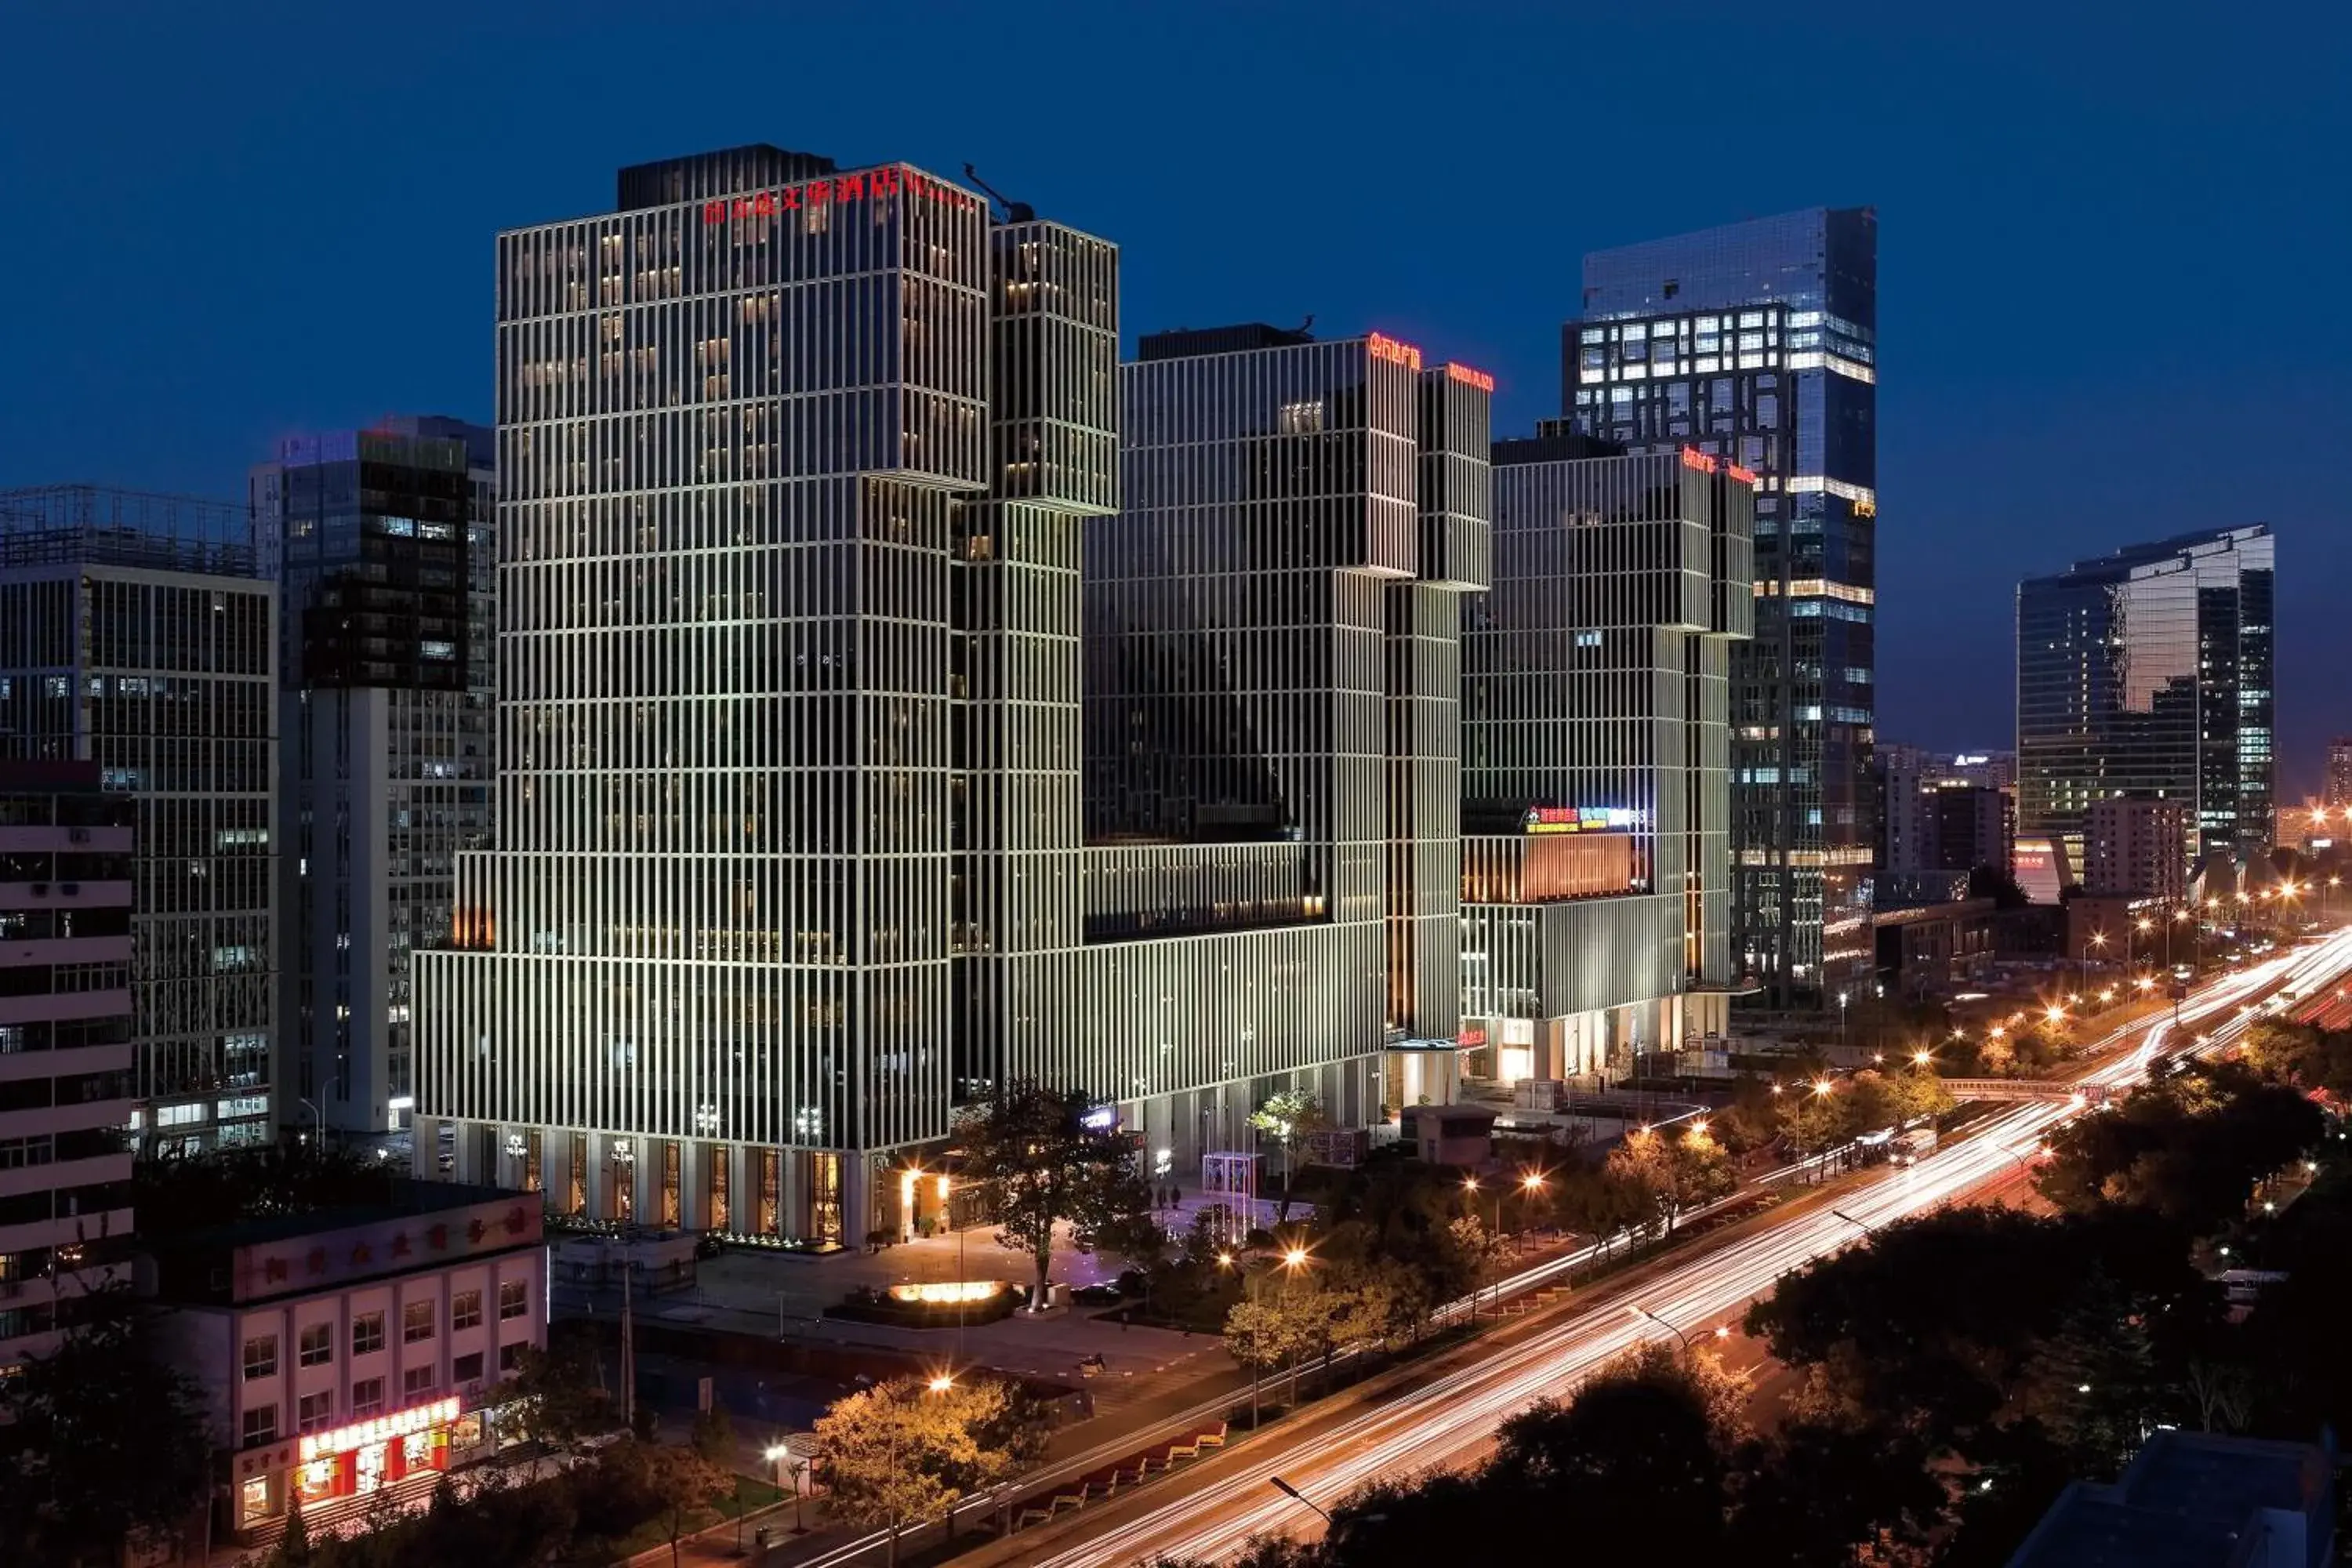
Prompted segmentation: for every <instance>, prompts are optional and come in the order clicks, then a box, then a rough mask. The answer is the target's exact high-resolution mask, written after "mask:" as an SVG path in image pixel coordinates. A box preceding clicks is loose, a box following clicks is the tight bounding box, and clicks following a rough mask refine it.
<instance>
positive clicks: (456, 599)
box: [251, 416, 495, 1135]
mask: <svg viewBox="0 0 2352 1568" xmlns="http://www.w3.org/2000/svg"><path fill="white" fill-rule="evenodd" d="M493 440H494V437H493V435H492V432H490V431H489V430H487V429H485V428H483V427H481V426H475V425H467V424H465V423H463V422H462V421H459V420H455V419H446V418H438V417H432V416H427V417H423V418H415V417H406V418H393V419H387V420H385V421H383V423H382V424H380V425H378V426H375V427H373V428H372V429H367V430H345V431H339V432H336V433H334V434H332V435H328V436H319V437H294V438H290V439H289V440H287V441H285V442H284V443H282V444H281V446H280V447H279V450H278V458H277V460H276V461H274V462H269V463H264V464H260V465H258V466H257V467H256V468H255V469H254V470H253V474H252V479H251V487H252V496H253V508H254V516H255V521H256V529H257V534H258V536H259V542H260V545H261V549H262V553H263V556H264V561H265V565H266V568H267V570H268V573H269V574H270V575H271V576H273V577H275V578H277V580H278V583H279V584H280V585H281V588H282V591H283V592H282V599H281V603H280V606H279V620H278V633H279V642H280V647H279V652H278V671H279V676H280V681H281V684H280V688H279V718H278V734H279V737H280V746H279V765H280V768H281V770H282V776H281V778H280V780H279V787H278V814H279V823H278V845H279V847H280V854H279V856H278V883H279V894H280V909H281V910H282V918H281V921H280V924H279V931H280V934H281V936H282V937H283V939H284V942H285V952H284V955H283V959H282V962H281V965H280V969H279V982H280V984H279V990H280V998H281V999H280V1005H279V1008H278V1020H279V1033H278V1039H279V1053H280V1062H279V1068H278V1082H279V1083H280V1084H281V1085H283V1086H284V1092H283V1094H282V1095H281V1097H280V1100H279V1103H278V1116H279V1119H280V1120H281V1121H283V1122H285V1123H287V1124H288V1125H301V1124H309V1123H310V1122H312V1121H313V1120H314V1119H315V1121H316V1123H317V1126H316V1127H314V1128H313V1131H321V1130H322V1131H326V1132H329V1133H334V1134H342V1135H355V1134H364V1133H371V1132H385V1131H393V1130H394V1129H397V1128H398V1127H400V1126H401V1125H402V1124H403V1119H404V1115H405V1113H406V1112H408V1111H409V1110H411V1109H412V1108H413V1107H414V1105H415V1092H416V1090H415V1064H414V1051H413V1037H412V1031H413V1029H414V1027H415V1025H414V1021H413V1008H414V1006H415V998H414V995H413V994H412V990H411V978H410V973H409V972H410V956H411V954H412V953H413V952H415V949H417V948H420V947H439V946H443V945H445V944H446V942H448V940H449V936H450V932H451V930H452V925H451V919H452V910H453V907H454V900H455V893H456V866H457V856H458V854H459V853H460V852H462V851H465V850H468V849H479V848H482V847H485V846H486V845H487V844H488V841H489V827H490V805H489V780H490V772H491V756H492V750H491V742H490V704H491V700H492V696H493V693H494V687H493V683H492V679H491V669H490V637H491V626H490V594H491V572H492V569H493V565H494V562H493V556H492V551H491V544H490V505H491V500H492V492H493V489H494V479H495V476H494V473H493V471H492V467H491V465H492V456H491V449H492V445H493Z"/></svg>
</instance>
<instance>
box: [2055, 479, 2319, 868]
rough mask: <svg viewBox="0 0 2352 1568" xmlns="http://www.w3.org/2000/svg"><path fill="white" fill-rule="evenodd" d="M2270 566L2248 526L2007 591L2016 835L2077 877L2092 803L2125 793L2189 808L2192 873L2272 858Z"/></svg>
mask: <svg viewBox="0 0 2352 1568" xmlns="http://www.w3.org/2000/svg"><path fill="white" fill-rule="evenodd" d="M2274 569H2275V547H2274V543H2273V539H2272V536H2271V531H2270V529H2269V528H2268V527H2267V526H2266V525H2263V524H2260V523H2255V524H2252V525H2249V526H2245V527H2241V528H2224V529H2215V530H2211V531H2206V532H2200V533H2192V534H2185V535H2182V536H2181V537H2179V538H2177V539H2168V540H2163V541H2160V542H2156V543H2153V544H2142V545H2133V546H2130V547H2128V548H2126V549H2123V550H2119V551H2116V552H2115V553H2113V554H2111V555H2105V556H2101V557H2099V558H2097V559H2095V560H2091V561H2081V562H2077V563H2074V565H2073V566H2072V567H2069V568H2068V569H2067V570H2066V571H2064V572H2061V573H2057V574H2053V575H2051V576H2046V577H2030V578H2028V579H2026V580H2025V581H2024V582H2023V583H2021V584H2019V586H2018V590H2017V760H2018V805H2017V818H2018V831H2019V832H2020V833H2021V834H2032V835H2040V836H2047V837H2052V838H2053V839H2057V840H2059V841H2062V842H2063V843H2065V844H2066V845H2067V846H2068V847H2069V849H2070V851H2071V852H2072V855H2071V858H2072V859H2073V861H2074V864H2075V865H2078V866H2080V865H2084V863H2085V859H2084V855H2083V853H2082V850H2083V847H2084V835H2085V833H2086V831H2087V830H2088V828H2089V826H2090V821H2089V815H2090V809H2091V807H2092V805H2094V804H2095V802H2097V801H2100V800H2104V799H2106V798H2109V797H2111V796H2116V795H2126V796H2133V797H2137V798H2140V799H2147V800H2170V801H2178V802H2180V803H2182V804H2183V805H2186V806H2187V807H2188V808H2189V813H2190V817H2189V858H2191V859H2192V860H2196V859H2202V858H2206V857H2209V856H2215V855H2220V856H2225V857H2232V858H2238V859H2250V858H2253V857H2255V856H2258V855H2260V854H2262V853H2263V851H2265V850H2267V849H2268V847H2269V846H2270V840H2271V835H2272V832H2273V824H2272V805H2273V798H2274V793H2275V792H2274V788H2273V784H2274V772H2273V770H2274V767H2275V763H2274V761H2273V754H2272V741H2273V711H2274V702H2273V696H2272V679H2271V675H2272V666H2273V646H2274V641H2275V639H2274V637H2273V628H2272V622H2271V615H2272V603H2273V573H2274Z"/></svg>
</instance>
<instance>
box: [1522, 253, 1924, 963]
mask: <svg viewBox="0 0 2352 1568" xmlns="http://www.w3.org/2000/svg"><path fill="white" fill-rule="evenodd" d="M1877 300H1878V220H1877V216H1876V215H1875V214H1874V212H1873V211H1872V210H1871V209H1869V208H1866V207H1864V208H1849V209H1830V208H1821V207H1816V208H1811V209H1810V210H1808V211H1804V212H1798V213H1789V214H1784V215H1782V216H1777V217H1769V218H1759V219H1757V220H1755V221H1753V222H1749V223H1739V224H1731V225H1728V226H1724V227H1721V228H1712V229H1706V230H1703V231H1701V232H1699V233H1696V234H1687V235H1681V236H1677V237H1674V238H1671V239H1659V240H1652V241H1649V242H1647V243H1644V244H1640V245H1632V246H1626V247H1622V248H1621V249H1616V250H1605V251H1596V252H1594V253H1592V254H1591V255H1589V256H1587V257H1586V258H1584V299H1583V306H1582V310H1581V311H1580V315H1579V317H1578V319H1577V320H1575V321H1570V323H1569V324H1568V326H1567V327H1566V329H1565V330H1564V331H1563V333H1562V361H1563V363H1562V371H1561V379H1562V384H1563V391H1562V401H1563V406H1564V408H1565V409H1566V411H1567V412H1568V414H1569V416H1570V417H1571V418H1572V419H1573V420H1574V422H1575V425H1576V427H1577V428H1578V429H1580V430H1582V431H1585V432H1587V433H1589V434H1591V435H1594V436H1600V437H1606V438H1608V439H1610V440H1612V441H1617V442H1620V443H1622V444H1624V445H1625V446H1626V447H1628V448H1629V449H1631V450H1633V451H1635V452H1673V451H1675V450H1677V449H1679V448H1680V447H1684V446H1691V447H1696V448H1697V449H1698V450H1700V451H1702V452H1706V453H1708V454H1711V455H1713V456H1717V457H1719V458H1723V459H1724V460H1726V461H1727V462H1731V463H1736V464H1738V465H1739V466H1741V467H1743V468H1748V469H1749V470H1752V471H1753V472H1754V473H1755V474H1756V476H1757V485H1756V593H1757V595H1758V597H1757V604H1756V635H1755V638H1754V640H1753V641H1751V642H1748V643H1747V644H1745V645H1742V646H1740V647H1737V648H1735V649H1734V650H1733V653H1732V665H1731V792H1732V812H1731V853H1732V861H1733V872H1732V877H1733V882H1732V889H1733V897H1732V921H1733V926H1732V956H1733V960H1734V962H1735V963H1737V964H1738V967H1739V968H1740V969H1742V970H1743V971H1746V972H1748V973H1752V974H1754V975H1755V976H1757V977H1758V978H1759V980H1760V981H1762V983H1763V984H1765V985H1767V986H1768V987H1769V988H1770V989H1771V991H1772V992H1773V993H1774V994H1776V995H1777V996H1780V997H1783V998H1786V997H1790V996H1794V995H1799V994H1802V995H1807V996H1811V997H1813V998H1819V997H1820V996H1822V995H1823V994H1825V992H1826V990H1827V989H1830V988H1833V987H1834V986H1835V985H1837V984H1839V983H1840V982H1841V981H1843V980H1845V979H1849V978H1852V977H1854V976H1857V975H1859V974H1860V973H1862V972H1863V971H1864V970H1865V969H1866V968H1867V967H1868V966H1869V965H1870V963H1872V949H1871V937H1870V920H1869V909H1868V902H1867V878H1866V876H1865V873H1866V872H1867V871H1868V869H1869V868H1870V865H1871V862H1872V860H1873V858H1874V854H1875V849H1874V830H1873V825H1872V822H1871V800H1872V788H1871V784H1870V780H1869V763H1870V751H1871V745H1872V741H1873V735H1874V724H1875V707H1876V697H1875V691H1876V685H1875V670H1876V664H1877V659H1876V654H1875V651H1874V650H1875V627H1874V620H1875V616H1876V614H1877V612H1876V607H1875V606H1876V601H1877V563H1876V552H1875V543H1874V541H1875V537H1876V532H1877V526H1878V525H1877V521H1876V520H1877V515H1878V490H1877V485H1878V457H1877V382H1878V353H1877V341H1878V304H1877Z"/></svg>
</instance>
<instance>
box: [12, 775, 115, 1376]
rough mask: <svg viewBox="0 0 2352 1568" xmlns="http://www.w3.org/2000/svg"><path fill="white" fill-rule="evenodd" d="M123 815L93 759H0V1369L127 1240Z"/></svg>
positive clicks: (90, 1283)
mask: <svg viewBox="0 0 2352 1568" xmlns="http://www.w3.org/2000/svg"><path fill="white" fill-rule="evenodd" d="M136 810H137V808H136V806H135V805H133V803H132V802H131V799H130V797H129V796H127V795H120V794H109V793H108V792H106V791H104V790H101V789H100V788H99V787H98V764H97V763H79V762H43V763H26V762H6V761H0V1377H5V1376H7V1375H8V1374H9V1373H10V1372H11V1371H13V1370H15V1369H16V1364H17V1363H21V1362H22V1361H24V1360H25V1359H26V1358H27V1357H30V1356H40V1355H47V1354H48V1353H49V1352H51V1351H54V1350H55V1349H56V1348H57V1344H58V1331H60V1329H61V1328H63V1327H64V1321H62V1320H61V1311H60V1310H61V1309H62V1310H63V1312H65V1313H70V1312H71V1310H73V1303H74V1301H75V1299H76V1298H78V1297H79V1295H80V1294H81V1293H82V1292H84V1291H87V1290H92V1289H98V1288H99V1287H100V1286H101V1285H102V1284H104V1283H105V1280H106V1274H105V1272H104V1270H105V1269H106V1268H107V1266H108V1265H110V1264H112V1263H116V1262H119V1261H120V1260H121V1258H122V1257H123V1256H124V1253H123V1247H124V1244H126V1243H127V1242H128V1241H129V1239H130V1236H131V1146H130V1144H129V1143H128V1142H125V1141H124V1134H123V1126H124V1124H125V1123H126V1122H127V1121H130V1118H131V848H132V826H131V824H132V819H133V816H135V814H136ZM68 888H70V889H71V890H70V891H68Z"/></svg>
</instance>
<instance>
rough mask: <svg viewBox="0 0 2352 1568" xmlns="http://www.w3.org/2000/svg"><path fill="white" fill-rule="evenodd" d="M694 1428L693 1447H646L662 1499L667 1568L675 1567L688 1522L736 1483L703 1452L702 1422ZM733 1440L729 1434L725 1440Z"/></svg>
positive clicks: (729, 1473)
mask: <svg viewBox="0 0 2352 1568" xmlns="http://www.w3.org/2000/svg"><path fill="white" fill-rule="evenodd" d="M696 1426H697V1431H696V1433H695V1436H696V1439H697V1441H696V1442H694V1443H693V1444H690V1445H688V1446H687V1447H665V1446H659V1445H648V1446H647V1448H646V1458H647V1460H648V1461H649V1463H650V1465H651V1468H652V1479H653V1485H654V1490H655V1493H656V1495H657V1496H658V1497H659V1498H660V1499H661V1515H660V1517H661V1521H662V1527H663V1531H664V1533H666V1534H667V1536H668V1537H669V1561H670V1568H677V1557H678V1554H677V1542H678V1538H679V1537H680V1536H682V1535H684V1534H685V1533H686V1527H687V1525H688V1522H689V1521H691V1520H692V1519H693V1518H694V1516H695V1515H696V1514H698V1513H699V1512H700V1511H701V1510H703V1509H704V1508H705V1507H706V1506H708V1505H709V1504H711V1503H714V1502H716V1501H718V1500H719V1499H720V1498H722V1497H724V1496H726V1495H727V1491H728V1489H729V1488H730V1486H732V1485H733V1484H734V1480H735V1475H734V1471H733V1470H732V1469H730V1468H728V1467H727V1466H725V1465H723V1464H719V1463H715V1462H713V1461H712V1460H711V1458H709V1456H708V1455H707V1454H705V1453H704V1452H703V1444H702V1441H701V1440H702V1438H703V1436H704V1433H703V1431H702V1430H701V1423H699V1422H698V1423H696ZM732 1440H733V1439H732V1436H731V1435H730V1436H729V1438H728V1441H729V1442H730V1444H731V1442H732Z"/></svg>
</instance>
